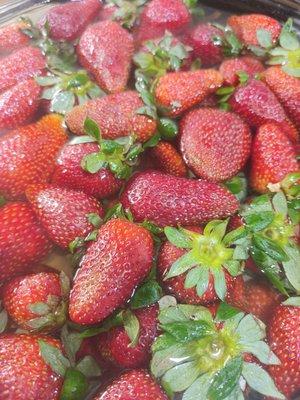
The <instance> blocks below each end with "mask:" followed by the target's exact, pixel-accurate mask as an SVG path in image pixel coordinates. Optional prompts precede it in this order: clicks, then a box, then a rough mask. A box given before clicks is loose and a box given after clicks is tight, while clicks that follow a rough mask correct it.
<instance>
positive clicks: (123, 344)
mask: <svg viewBox="0 0 300 400" xmlns="http://www.w3.org/2000/svg"><path fill="white" fill-rule="evenodd" d="M134 314H135V316H136V317H137V319H138V320H139V324H140V330H139V340H138V343H137V345H136V346H134V347H130V339H129V337H128V335H127V333H126V331H125V329H124V327H116V328H113V329H111V330H110V331H109V332H105V333H103V334H101V335H99V336H98V337H97V338H96V339H95V343H96V346H97V350H98V351H99V353H100V355H101V357H102V359H103V360H105V361H108V362H110V363H113V364H115V365H117V366H118V367H120V368H139V367H142V366H144V365H146V363H147V362H149V359H150V349H151V345H152V343H153V342H154V339H155V338H156V335H157V328H158V320H157V316H158V306H157V305H154V306H151V307H148V308H142V309H139V310H137V311H135V312H134Z"/></svg>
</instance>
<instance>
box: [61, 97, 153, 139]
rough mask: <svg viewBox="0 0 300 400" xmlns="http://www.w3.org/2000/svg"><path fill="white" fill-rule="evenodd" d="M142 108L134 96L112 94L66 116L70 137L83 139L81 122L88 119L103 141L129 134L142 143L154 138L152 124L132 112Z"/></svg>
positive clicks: (92, 101)
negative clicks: (98, 131) (72, 134)
mask: <svg viewBox="0 0 300 400" xmlns="http://www.w3.org/2000/svg"><path fill="white" fill-rule="evenodd" d="M142 106H143V102H142V100H141V99H140V97H139V95H138V93H137V92H134V91H126V92H124V93H117V94H112V95H108V96H105V97H102V98H99V99H94V100H91V101H88V102H87V103H85V104H84V105H82V106H77V107H74V108H73V110H72V111H70V112H69V113H68V114H67V115H66V123H67V125H68V127H69V129H70V130H71V131H72V132H73V133H74V134H76V135H83V134H84V121H85V119H86V117H89V118H92V119H93V120H94V121H96V122H97V124H98V125H99V128H100V130H101V135H102V137H103V138H104V139H115V138H117V137H122V136H128V135H130V134H132V133H133V134H134V135H136V136H137V140H138V141H140V142H145V141H147V140H148V139H150V137H151V136H153V135H154V133H155V131H156V122H155V121H154V120H153V119H151V118H149V117H147V116H145V115H139V114H137V112H136V111H137V110H138V109H139V108H140V107H142Z"/></svg>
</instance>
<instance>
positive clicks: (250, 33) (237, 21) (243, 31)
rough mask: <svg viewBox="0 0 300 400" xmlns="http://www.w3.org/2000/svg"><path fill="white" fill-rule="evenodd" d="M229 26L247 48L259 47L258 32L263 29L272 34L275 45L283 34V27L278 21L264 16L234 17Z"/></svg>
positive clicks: (229, 19)
mask: <svg viewBox="0 0 300 400" xmlns="http://www.w3.org/2000/svg"><path fill="white" fill-rule="evenodd" d="M227 24H228V25H229V26H230V28H231V29H232V30H233V32H234V33H235V34H236V36H237V37H238V38H239V40H240V41H241V42H243V43H244V44H246V45H247V46H250V45H252V46H259V42H258V40H257V31H258V30H259V29H263V30H266V31H268V32H269V33H270V34H271V38H272V42H273V43H275V42H276V40H277V39H278V37H279V35H280V32H281V25H280V23H279V22H278V21H276V19H274V18H271V17H268V16H267V15H262V14H248V15H232V16H230V17H229V18H228V20H227Z"/></svg>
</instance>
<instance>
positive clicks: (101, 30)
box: [77, 21, 134, 93]
mask: <svg viewBox="0 0 300 400" xmlns="http://www.w3.org/2000/svg"><path fill="white" fill-rule="evenodd" d="M133 52H134V46H133V39H132V36H131V35H130V33H129V32H127V31H126V30H125V29H123V28H122V27H121V26H120V25H119V24H118V23H117V22H114V21H101V22H97V23H96V24H93V25H90V26H89V27H88V28H87V29H86V30H85V32H84V33H83V35H82V36H81V38H80V41H79V44H78V46H77V54H78V58H79V62H80V64H81V65H82V66H83V67H84V68H86V69H87V70H88V71H89V72H90V73H91V74H92V75H93V76H94V77H95V79H96V81H97V83H98V84H99V86H100V87H101V88H102V89H104V90H105V91H107V92H109V93H117V92H121V91H123V90H124V89H125V87H126V84H127V81H128V78H129V73H130V67H131V59H132V56H133Z"/></svg>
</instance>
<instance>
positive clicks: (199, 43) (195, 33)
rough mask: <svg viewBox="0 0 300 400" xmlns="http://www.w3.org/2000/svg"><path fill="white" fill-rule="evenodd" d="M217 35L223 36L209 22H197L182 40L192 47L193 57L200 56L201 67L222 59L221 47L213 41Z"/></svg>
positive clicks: (217, 62)
mask: <svg viewBox="0 0 300 400" xmlns="http://www.w3.org/2000/svg"><path fill="white" fill-rule="evenodd" d="M218 36H219V37H222V36H223V32H222V31H221V30H220V29H218V28H216V27H214V26H212V25H210V24H199V25H197V26H195V27H194V28H193V29H191V30H190V31H188V33H187V34H186V35H185V37H184V42H185V43H186V44H187V45H189V46H191V47H192V48H193V53H192V55H193V58H195V59H196V58H200V60H201V65H202V66H203V67H211V66H213V65H215V64H219V63H220V62H221V61H222V59H223V50H222V47H221V46H218V45H216V44H215V43H214V38H215V37H218Z"/></svg>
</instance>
